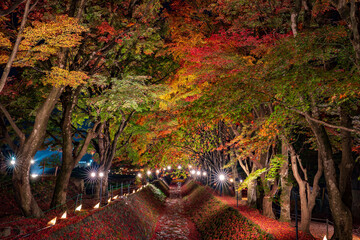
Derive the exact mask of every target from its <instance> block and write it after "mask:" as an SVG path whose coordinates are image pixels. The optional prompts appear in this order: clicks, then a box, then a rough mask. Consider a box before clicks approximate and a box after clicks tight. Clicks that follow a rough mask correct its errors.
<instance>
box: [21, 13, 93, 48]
mask: <svg viewBox="0 0 360 240" xmlns="http://www.w3.org/2000/svg"><path fill="white" fill-rule="evenodd" d="M32 25H33V27H27V28H25V30H24V33H23V37H24V40H23V41H22V42H21V43H22V46H21V47H22V49H21V50H28V49H30V48H31V46H35V44H36V43H37V42H38V41H40V40H45V43H44V44H43V45H40V46H37V47H36V48H37V49H39V50H42V51H47V50H48V49H47V48H44V47H43V46H48V47H50V48H51V47H55V48H60V47H74V46H76V45H78V44H80V41H81V39H82V37H81V36H80V33H81V32H84V31H87V29H86V28H85V27H84V26H81V25H79V23H78V20H77V19H75V18H71V17H68V16H66V15H60V16H57V17H56V20H55V21H50V22H38V21H37V22H34V23H33V24H32ZM50 51H51V53H52V52H53V50H50Z"/></svg>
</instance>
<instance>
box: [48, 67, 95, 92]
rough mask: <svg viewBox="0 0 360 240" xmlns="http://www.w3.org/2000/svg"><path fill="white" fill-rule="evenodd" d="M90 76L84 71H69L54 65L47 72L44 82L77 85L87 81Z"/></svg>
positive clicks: (57, 84) (54, 84) (58, 84)
mask: <svg viewBox="0 0 360 240" xmlns="http://www.w3.org/2000/svg"><path fill="white" fill-rule="evenodd" d="M88 78H89V77H88V76H87V75H86V74H85V73H84V72H79V71H68V70H65V69H61V68H58V67H53V68H52V69H51V71H49V72H47V73H46V77H45V79H44V82H45V83H46V84H50V85H53V86H56V87H58V86H71V87H76V86H79V85H80V84H84V83H86V80H87V79H88Z"/></svg>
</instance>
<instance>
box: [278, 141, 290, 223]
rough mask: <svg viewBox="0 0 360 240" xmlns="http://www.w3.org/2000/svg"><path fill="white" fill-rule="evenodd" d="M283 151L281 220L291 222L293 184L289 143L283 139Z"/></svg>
mask: <svg viewBox="0 0 360 240" xmlns="http://www.w3.org/2000/svg"><path fill="white" fill-rule="evenodd" d="M281 153H282V155H283V156H284V163H283V165H282V166H281V168H280V184H281V195H280V206H281V211H280V221H282V222H290V221H291V215H290V214H291V211H290V197H291V189H292V184H291V183H289V161H288V155H289V153H288V148H287V144H286V143H285V142H284V141H282V145H281Z"/></svg>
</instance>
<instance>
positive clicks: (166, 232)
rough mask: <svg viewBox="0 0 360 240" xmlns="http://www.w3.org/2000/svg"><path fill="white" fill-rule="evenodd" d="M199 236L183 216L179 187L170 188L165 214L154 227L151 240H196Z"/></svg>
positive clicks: (192, 225)
mask: <svg viewBox="0 0 360 240" xmlns="http://www.w3.org/2000/svg"><path fill="white" fill-rule="evenodd" d="M199 236H200V235H199V233H198V232H197V231H196V228H195V226H194V223H193V222H191V221H190V220H189V219H188V218H187V217H186V216H185V215H184V208H183V201H182V199H181V189H180V187H179V186H170V197H168V198H167V199H166V203H165V212H164V214H163V215H162V216H161V217H160V219H159V221H158V223H157V225H156V229H155V233H154V235H153V237H152V240H157V239H169V240H170V239H171V240H196V239H200V237H199Z"/></svg>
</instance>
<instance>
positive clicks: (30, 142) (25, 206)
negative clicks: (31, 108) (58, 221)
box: [8, 87, 63, 217]
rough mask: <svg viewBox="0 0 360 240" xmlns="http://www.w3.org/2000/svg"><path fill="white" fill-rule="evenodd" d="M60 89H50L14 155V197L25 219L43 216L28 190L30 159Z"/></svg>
mask: <svg viewBox="0 0 360 240" xmlns="http://www.w3.org/2000/svg"><path fill="white" fill-rule="evenodd" d="M62 89H63V88H56V87H53V88H52V90H51V92H50V93H49V95H48V97H47V99H46V100H45V102H44V103H43V104H42V105H41V107H40V108H39V110H38V112H37V114H36V118H35V123H34V128H33V130H32V131H31V134H30V135H29V137H28V138H27V139H26V141H24V140H22V142H24V143H23V144H22V145H21V147H20V148H19V149H20V150H19V151H18V152H17V153H16V155H17V163H16V167H15V169H14V172H13V185H14V189H15V197H16V200H17V201H18V204H19V207H20V209H21V210H22V212H23V214H24V215H25V216H27V217H28V216H34V217H41V216H42V215H43V213H42V211H41V209H40V208H39V206H38V204H37V203H36V201H35V199H34V197H33V195H32V193H31V189H30V183H29V173H30V166H31V159H32V158H33V157H34V156H35V153H36V152H37V151H38V149H39V147H40V146H41V144H42V143H43V141H44V137H45V131H46V127H47V123H48V121H49V118H50V114H51V112H52V110H53V109H54V107H55V104H56V102H57V100H58V98H59V95H60V94H61V92H62ZM8 120H9V121H12V119H10V118H8ZM24 139H25V137H24Z"/></svg>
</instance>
